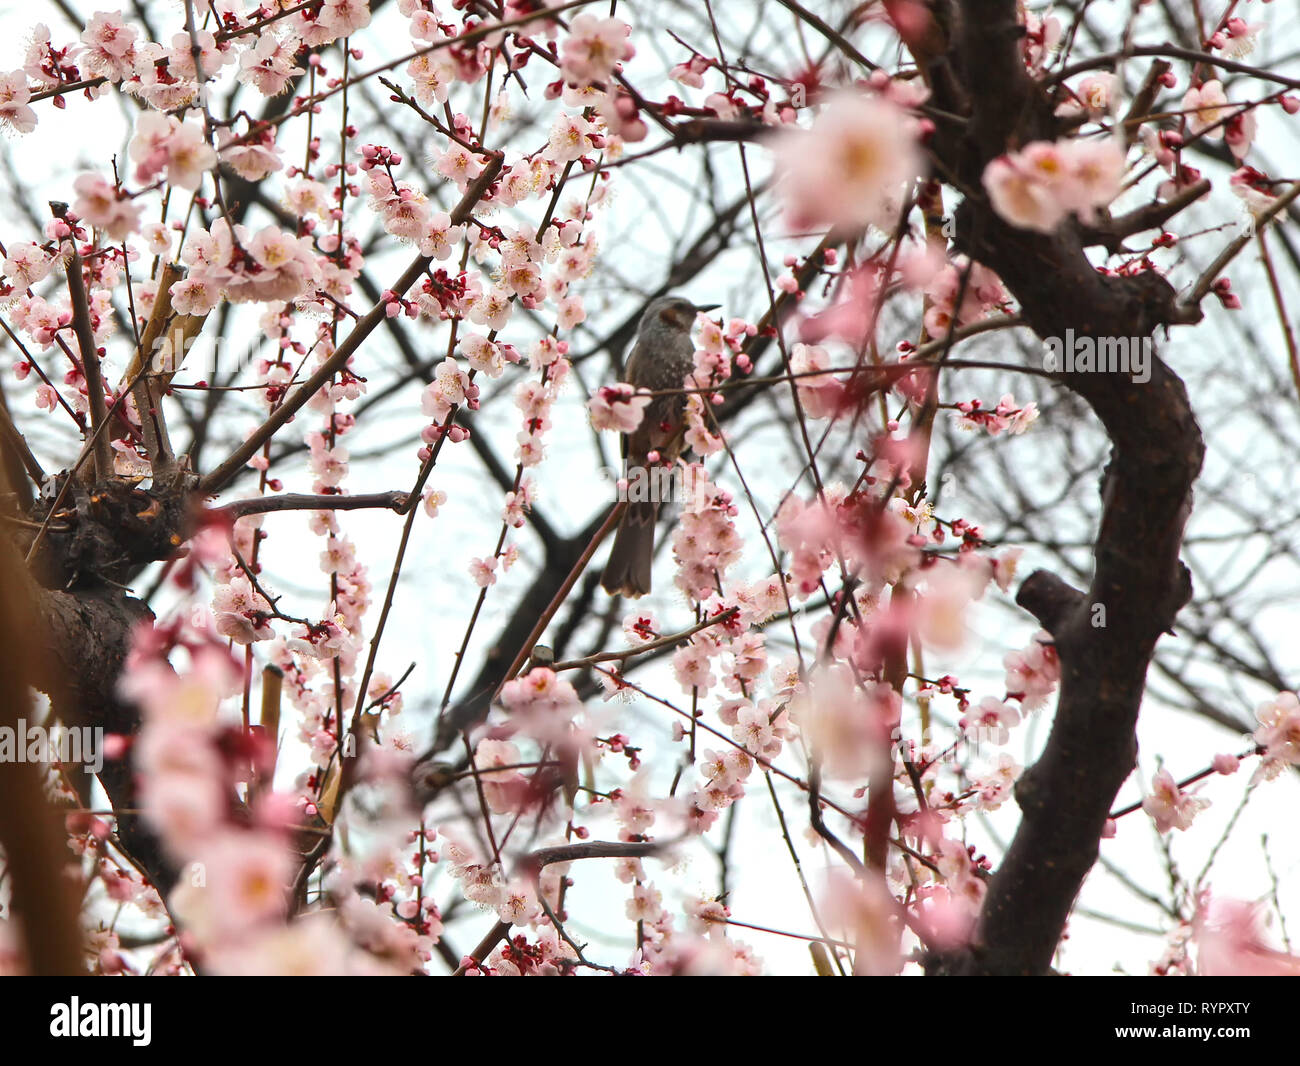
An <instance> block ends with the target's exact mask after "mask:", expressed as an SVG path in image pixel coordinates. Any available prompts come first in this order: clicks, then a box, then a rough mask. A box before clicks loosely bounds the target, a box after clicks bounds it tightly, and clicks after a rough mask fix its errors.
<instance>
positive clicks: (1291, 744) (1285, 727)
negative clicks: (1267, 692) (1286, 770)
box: [1255, 692, 1300, 777]
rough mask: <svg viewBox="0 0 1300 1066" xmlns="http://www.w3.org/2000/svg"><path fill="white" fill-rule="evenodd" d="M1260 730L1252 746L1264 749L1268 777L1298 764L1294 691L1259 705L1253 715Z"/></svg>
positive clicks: (1299, 725)
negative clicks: (1284, 767)
mask: <svg viewBox="0 0 1300 1066" xmlns="http://www.w3.org/2000/svg"><path fill="white" fill-rule="evenodd" d="M1255 717H1256V719H1257V720H1258V721H1259V728H1258V729H1256V730H1255V743H1256V744H1259V745H1260V746H1261V747H1262V748H1264V760H1265V763H1266V764H1269V765H1268V766H1267V769H1266V773H1267V775H1268V776H1270V777H1271V776H1275V775H1276V773H1277V772H1278V771H1279V770H1280V769H1281V768H1282V767H1283V766H1297V765H1300V699H1298V698H1297V697H1296V694H1295V693H1294V692H1279V693H1278V695H1277V698H1276V699H1274V700H1272V701H1271V702H1269V703H1263V704H1260V706H1259V709H1258V710H1257V711H1256V712H1255Z"/></svg>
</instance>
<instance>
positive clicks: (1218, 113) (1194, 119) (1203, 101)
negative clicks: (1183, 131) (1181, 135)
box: [1183, 78, 1228, 133]
mask: <svg viewBox="0 0 1300 1066" xmlns="http://www.w3.org/2000/svg"><path fill="white" fill-rule="evenodd" d="M1183 110H1184V111H1187V112H1188V115H1187V128H1188V129H1189V130H1191V131H1192V133H1201V132H1203V131H1204V130H1205V129H1206V128H1208V127H1209V126H1213V125H1214V124H1215V123H1216V122H1218V121H1219V120H1220V119H1222V118H1223V117H1224V116H1225V115H1226V114H1227V112H1228V97H1227V96H1226V95H1225V94H1224V92H1223V83H1222V82H1221V81H1219V79H1218V78H1212V79H1211V80H1210V81H1207V82H1205V83H1204V84H1203V85H1199V86H1197V87H1195V88H1191V89H1188V90H1187V93H1186V95H1184V96H1183Z"/></svg>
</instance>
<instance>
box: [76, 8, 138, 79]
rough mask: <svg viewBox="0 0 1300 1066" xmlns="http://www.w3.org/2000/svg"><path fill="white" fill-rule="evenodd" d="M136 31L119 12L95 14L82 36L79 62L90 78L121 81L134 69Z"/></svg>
mask: <svg viewBox="0 0 1300 1066" xmlns="http://www.w3.org/2000/svg"><path fill="white" fill-rule="evenodd" d="M136 36H137V34H136V31H135V29H134V28H132V27H130V26H128V25H126V23H125V22H123V20H122V13H121V12H120V11H96V12H95V14H94V15H93V16H92V17H91V20H90V21H89V22H88V23H87V24H86V28H85V29H84V30H83V31H82V33H81V43H82V44H83V45H85V46H86V47H85V51H84V52H83V53H82V56H81V62H82V64H83V65H84V66H85V69H86V71H87V72H88V73H90V74H98V75H101V76H102V77H105V78H107V79H108V80H109V81H121V80H122V79H123V78H125V77H127V76H129V75H130V74H131V72H132V69H133V68H134V66H135V39H136Z"/></svg>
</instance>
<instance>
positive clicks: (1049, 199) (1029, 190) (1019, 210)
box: [983, 156, 1069, 233]
mask: <svg viewBox="0 0 1300 1066" xmlns="http://www.w3.org/2000/svg"><path fill="white" fill-rule="evenodd" d="M983 180H984V188H985V190H987V192H988V194H989V201H990V202H991V203H992V205H993V210H994V211H996V212H997V213H998V214H999V215H1000V216H1001V217H1002V218H1003V219H1005V220H1006V221H1007V222H1010V223H1011V225H1013V226H1018V227H1020V228H1021V229H1030V230H1037V231H1038V232H1040V233H1050V232H1052V230H1054V229H1056V227H1057V226H1058V225H1060V223H1061V220H1062V219H1064V218H1065V216H1066V215H1067V214H1069V210H1068V208H1066V206H1065V205H1064V204H1063V203H1061V200H1060V198H1059V197H1058V196H1057V195H1056V194H1055V193H1054V191H1053V190H1052V189H1051V188H1049V187H1048V186H1047V185H1046V184H1044V182H1043V181H1042V179H1041V176H1040V175H1038V174H1035V173H1033V172H1031V171H1030V170H1028V169H1027V168H1026V167H1024V166H1021V165H1020V164H1019V163H1018V162H1017V161H1015V160H1013V159H1011V158H1009V157H1007V156H999V157H998V158H997V159H994V160H992V161H991V162H990V163H989V165H988V166H987V167H985V168H984V179H983Z"/></svg>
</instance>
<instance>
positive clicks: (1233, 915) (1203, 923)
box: [1192, 893, 1300, 977]
mask: <svg viewBox="0 0 1300 1066" xmlns="http://www.w3.org/2000/svg"><path fill="white" fill-rule="evenodd" d="M1264 921H1265V916H1264V913H1263V909H1262V908H1261V907H1260V905H1259V904H1257V903H1247V902H1245V901H1243V900H1235V899H1211V898H1210V896H1209V894H1208V893H1205V894H1203V895H1202V896H1201V898H1200V899H1199V900H1198V901H1197V908H1196V916H1195V917H1194V918H1193V919H1192V938H1193V941H1194V943H1195V944H1196V948H1197V952H1196V963H1197V967H1196V968H1197V972H1198V973H1199V974H1200V975H1201V976H1203V977H1300V956H1296V955H1288V954H1287V953H1286V952H1284V951H1279V950H1278V949H1277V948H1275V947H1272V946H1271V945H1270V944H1269V943H1268V942H1267V940H1265V938H1264V930H1263V926H1264Z"/></svg>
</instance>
